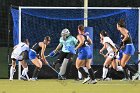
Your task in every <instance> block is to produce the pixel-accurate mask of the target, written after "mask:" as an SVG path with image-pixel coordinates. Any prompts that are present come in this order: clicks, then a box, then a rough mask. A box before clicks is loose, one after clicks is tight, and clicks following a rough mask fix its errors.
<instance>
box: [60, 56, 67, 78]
mask: <svg viewBox="0 0 140 93" xmlns="http://www.w3.org/2000/svg"><path fill="white" fill-rule="evenodd" d="M68 61H69V59H66V58H65V59H64V60H63V63H62V65H61V67H60V72H59V74H60V75H64V74H65V72H66V68H67V64H68Z"/></svg>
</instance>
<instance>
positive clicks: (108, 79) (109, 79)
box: [104, 77, 112, 81]
mask: <svg viewBox="0 0 140 93" xmlns="http://www.w3.org/2000/svg"><path fill="white" fill-rule="evenodd" d="M111 80H112V78H108V77H107V78H105V79H104V81H111Z"/></svg>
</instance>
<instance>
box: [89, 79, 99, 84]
mask: <svg viewBox="0 0 140 93" xmlns="http://www.w3.org/2000/svg"><path fill="white" fill-rule="evenodd" d="M96 83H97V80H96V79H94V80H90V81H89V82H88V84H96Z"/></svg>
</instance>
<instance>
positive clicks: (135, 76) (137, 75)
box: [132, 72, 140, 81]
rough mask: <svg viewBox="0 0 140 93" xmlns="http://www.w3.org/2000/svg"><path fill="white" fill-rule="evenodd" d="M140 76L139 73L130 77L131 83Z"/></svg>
mask: <svg viewBox="0 0 140 93" xmlns="http://www.w3.org/2000/svg"><path fill="white" fill-rule="evenodd" d="M139 76H140V73H139V72H137V73H136V74H135V75H134V76H132V81H134V80H136V79H137V78H138V77H139Z"/></svg>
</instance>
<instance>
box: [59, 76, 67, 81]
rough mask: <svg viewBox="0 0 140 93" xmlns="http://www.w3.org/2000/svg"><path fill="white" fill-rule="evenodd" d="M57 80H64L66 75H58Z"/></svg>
mask: <svg viewBox="0 0 140 93" xmlns="http://www.w3.org/2000/svg"><path fill="white" fill-rule="evenodd" d="M58 80H66V77H65V76H60V75H58Z"/></svg>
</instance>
